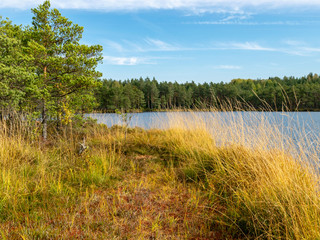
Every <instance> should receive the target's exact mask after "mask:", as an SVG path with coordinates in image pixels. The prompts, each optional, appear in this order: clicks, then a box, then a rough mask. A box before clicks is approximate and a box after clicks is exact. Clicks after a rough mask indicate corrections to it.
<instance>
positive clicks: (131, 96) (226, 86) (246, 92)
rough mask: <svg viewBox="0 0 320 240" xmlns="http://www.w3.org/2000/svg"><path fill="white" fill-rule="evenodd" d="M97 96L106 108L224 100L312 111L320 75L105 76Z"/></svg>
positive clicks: (190, 105) (319, 100)
mask: <svg viewBox="0 0 320 240" xmlns="http://www.w3.org/2000/svg"><path fill="white" fill-rule="evenodd" d="M97 96H98V101H99V108H100V109H103V110H115V109H125V110H130V109H145V110H158V109H176V108H182V109H210V108H221V107H222V106H224V105H225V102H228V103H232V102H242V103H245V104H244V106H242V110H244V109H243V108H244V107H246V110H250V109H257V110H259V109H268V110H276V111H277V110H278V111H279V110H285V111H287V110H290V111H295V110H309V111H310V110H319V109H320V78H319V76H318V75H317V74H309V75H308V76H306V77H301V78H294V77H284V78H283V79H280V78H278V77H274V78H269V79H265V80H252V79H233V80H232V81H231V82H230V83H223V82H221V83H212V82H211V83H203V84H201V83H198V84H196V83H194V82H186V83H182V84H179V83H177V82H174V83H171V82H158V81H157V80H156V79H154V78H153V80H150V79H149V78H146V79H142V78H140V79H131V80H125V81H116V80H112V79H109V80H107V79H104V80H103V81H102V86H101V87H100V88H99V90H98V91H97Z"/></svg>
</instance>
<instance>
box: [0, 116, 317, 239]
mask: <svg viewBox="0 0 320 240" xmlns="http://www.w3.org/2000/svg"><path fill="white" fill-rule="evenodd" d="M224 114H230V117H229V119H230V120H228V121H226V120H225V119H224V118H222V117H221V114H218V113H213V115H212V116H211V117H210V118H203V117H199V115H197V114H195V113H192V112H191V113H189V114H188V115H187V117H186V115H185V113H180V115H179V114H176V115H174V118H173V117H172V116H173V115H170V114H168V117H167V118H166V120H167V121H168V126H169V128H168V129H166V130H160V129H151V130H143V129H140V128H133V129H132V128H129V129H125V128H123V127H120V126H115V127H111V128H108V127H106V126H104V125H99V124H95V123H93V122H91V121H88V122H86V123H84V122H80V123H74V125H73V126H72V128H71V127H70V126H68V127H66V128H65V129H64V130H63V131H61V132H59V133H58V132H56V131H55V130H54V128H51V134H50V136H51V138H50V139H48V140H47V141H46V142H44V141H42V140H41V138H40V137H39V135H40V132H39V131H40V129H37V128H32V130H30V126H29V125H28V128H25V127H24V126H23V124H19V126H17V127H16V128H12V127H11V128H9V126H8V125H7V124H6V123H5V122H3V123H1V124H0V189H1V191H0V234H1V236H2V239H320V209H319V207H320V201H319V185H318V183H319V175H318V174H317V172H316V171H315V169H317V168H316V167H315V164H316V161H317V151H316V149H317V146H316V145H314V143H313V147H312V148H308V152H307V151H306V150H305V146H307V145H308V144H309V145H310V142H308V141H309V140H308V139H306V138H304V142H302V143H300V144H299V145H298V146H297V145H296V144H294V143H293V141H291V140H290V139H288V138H286V139H284V135H283V132H282V131H281V129H279V128H277V127H276V126H275V125H274V124H273V122H272V121H271V120H270V118H269V116H265V115H257V114H255V113H251V114H252V115H250V116H251V117H250V118H249V119H244V118H243V117H242V116H239V115H237V114H238V113H236V112H224ZM249 121H250V122H249ZM297 134H298V133H297ZM300 134H302V133H300ZM83 139H85V141H86V144H87V145H88V146H89V149H88V150H86V151H85V152H84V153H83V154H81V155H79V154H78V150H79V149H78V148H79V143H80V142H83ZM310 141H311V140H310ZM284 143H285V144H284ZM303 150H305V151H303Z"/></svg>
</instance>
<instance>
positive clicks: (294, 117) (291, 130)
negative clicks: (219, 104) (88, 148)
mask: <svg viewBox="0 0 320 240" xmlns="http://www.w3.org/2000/svg"><path fill="white" fill-rule="evenodd" d="M86 116H87V117H91V118H93V119H96V120H97V122H98V123H103V124H106V125H107V126H108V127H111V126H113V125H123V124H126V123H127V124H128V126H129V127H132V128H133V127H140V128H143V129H154V128H155V129H168V128H170V127H179V126H181V125H185V126H186V125H188V126H190V124H184V121H186V122H194V123H195V125H196V122H199V121H201V122H203V123H205V126H206V129H209V130H210V128H212V129H211V130H212V132H213V135H215V136H221V135H223V134H225V136H224V139H226V138H228V134H229V135H234V134H232V133H231V132H230V131H232V128H231V129H229V128H230V127H228V126H233V127H234V128H237V129H238V131H239V129H242V130H241V131H242V134H243V137H242V139H243V138H245V136H246V135H247V136H254V135H255V133H256V137H257V138H259V134H261V137H262V138H265V137H268V136H266V135H268V129H270V132H272V131H274V130H275V129H276V131H277V132H278V133H280V134H279V135H281V141H280V142H279V141H276V142H273V143H272V144H273V145H272V146H269V148H278V147H279V146H277V145H286V144H289V142H290V143H292V142H293V145H295V146H299V150H298V152H301V151H304V152H306V153H307V152H308V151H309V150H310V149H312V152H313V154H314V153H316V154H317V155H318V156H319V158H318V159H320V112H183V111H182V112H181V111H179V112H144V113H128V114H127V116H126V117H127V122H124V121H123V118H122V117H123V116H124V115H122V116H121V115H120V114H116V113H91V114H87V115H86ZM217 122H218V123H217ZM262 122H263V123H262ZM211 126H212V127H211ZM217 126H218V127H217ZM261 126H262V128H265V129H264V131H263V133H261V132H260V130H261V129H260V128H261ZM217 128H220V130H219V131H220V132H218V133H214V132H215V131H217ZM228 131H229V132H228ZM272 137H273V136H272V135H270V136H269V138H272ZM217 138H219V137H217ZM233 140H236V139H233ZM236 141H237V140H236ZM248 142H250V139H249V140H248ZM261 142H262V141H261ZM263 144H265V143H263ZM291 145H292V144H291Z"/></svg>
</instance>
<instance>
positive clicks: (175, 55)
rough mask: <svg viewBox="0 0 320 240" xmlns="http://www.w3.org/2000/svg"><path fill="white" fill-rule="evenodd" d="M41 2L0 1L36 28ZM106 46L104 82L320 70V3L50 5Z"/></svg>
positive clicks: (65, 1) (161, 0)
mask: <svg viewBox="0 0 320 240" xmlns="http://www.w3.org/2000/svg"><path fill="white" fill-rule="evenodd" d="M42 2H43V1H39V0H0V16H2V17H3V18H6V17H8V18H9V19H10V20H12V21H13V23H15V24H22V25H31V22H32V13H31V11H30V9H31V8H35V7H37V6H38V5H39V4H41V3H42ZM51 5H52V7H53V8H57V9H58V10H59V11H60V12H61V13H62V15H63V16H65V17H67V18H69V19H70V20H71V21H73V22H74V23H76V24H78V25H80V26H83V27H84V34H83V39H82V40H81V43H82V44H88V45H95V44H100V45H102V46H103V56H104V60H103V64H100V65H99V67H98V70H99V71H100V72H102V73H103V78H108V79H109V78H112V79H117V80H125V79H131V78H139V77H143V78H145V77H150V78H153V77H155V78H156V79H157V80H158V81H171V82H173V81H177V82H179V83H183V82H187V81H188V82H190V81H195V82H196V83H203V82H221V81H223V82H229V81H231V80H232V79H235V78H244V79H247V78H251V79H266V78H269V77H275V76H278V77H283V76H295V77H301V76H305V75H307V74H309V73H310V72H313V73H320V68H319V66H320V31H319V30H320V14H319V10H320V0H91V1H88V0H52V1H51Z"/></svg>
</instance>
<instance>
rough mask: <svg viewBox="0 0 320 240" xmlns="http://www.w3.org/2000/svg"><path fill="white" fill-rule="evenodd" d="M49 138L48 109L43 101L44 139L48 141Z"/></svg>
mask: <svg viewBox="0 0 320 240" xmlns="http://www.w3.org/2000/svg"><path fill="white" fill-rule="evenodd" d="M47 136H48V125H47V109H46V103H45V101H43V107H42V137H43V139H44V140H47Z"/></svg>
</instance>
